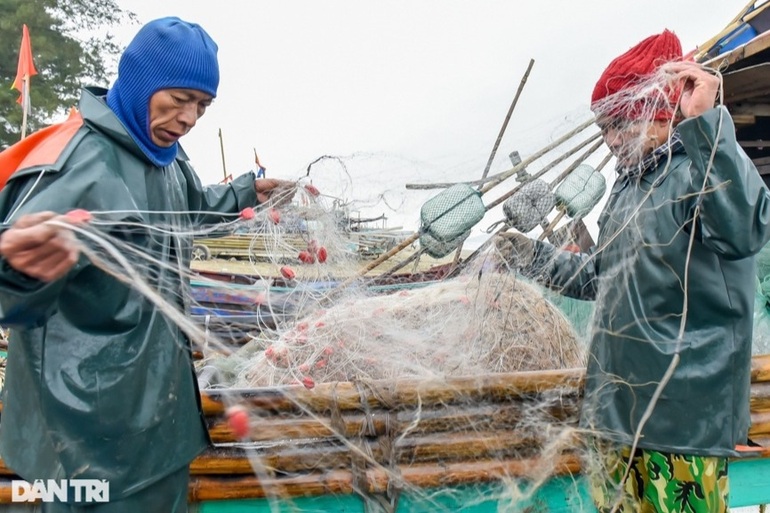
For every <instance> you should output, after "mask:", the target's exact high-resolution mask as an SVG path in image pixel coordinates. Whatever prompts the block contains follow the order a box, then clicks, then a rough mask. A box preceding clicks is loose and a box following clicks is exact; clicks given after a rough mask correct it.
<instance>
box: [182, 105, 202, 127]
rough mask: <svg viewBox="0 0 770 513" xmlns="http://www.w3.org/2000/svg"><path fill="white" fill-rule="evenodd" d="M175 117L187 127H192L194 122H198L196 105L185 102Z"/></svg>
mask: <svg viewBox="0 0 770 513" xmlns="http://www.w3.org/2000/svg"><path fill="white" fill-rule="evenodd" d="M177 119H178V120H179V122H181V123H184V124H185V125H187V126H188V127H189V128H192V127H194V126H195V123H197V122H198V108H197V106H196V105H194V104H192V103H190V104H186V105H185V106H184V107H182V108H181V109H180V111H179V115H178V116H177Z"/></svg>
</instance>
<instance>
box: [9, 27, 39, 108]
mask: <svg viewBox="0 0 770 513" xmlns="http://www.w3.org/2000/svg"><path fill="white" fill-rule="evenodd" d="M32 75H37V70H36V69H35V64H34V63H33V62H32V45H31V44H30V42H29V29H27V25H26V24H25V25H24V26H23V28H22V35H21V49H20V50H19V67H18V68H17V69H16V79H15V80H14V81H13V85H12V86H11V89H17V90H18V91H19V92H20V93H21V94H20V95H19V98H18V99H17V100H16V103H20V104H21V105H22V107H23V108H24V109H27V108H28V106H29V79H30V77H31V76H32Z"/></svg>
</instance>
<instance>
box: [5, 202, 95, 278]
mask: <svg viewBox="0 0 770 513" xmlns="http://www.w3.org/2000/svg"><path fill="white" fill-rule="evenodd" d="M50 220H56V221H60V222H71V221H70V220H69V219H68V218H67V217H66V216H63V215H59V214H57V213H55V212H39V213H37V214H29V215H26V216H22V217H20V218H19V219H18V221H16V222H15V223H14V224H13V226H11V227H10V228H9V229H8V230H6V231H5V232H3V234H2V236H0V255H1V256H3V257H4V258H5V259H6V261H7V262H8V264H9V265H10V266H11V267H12V268H14V269H16V270H17V271H19V272H21V273H24V274H26V275H27V276H31V277H33V278H37V279H38V280H40V281H44V282H52V281H55V280H58V279H59V278H61V277H62V276H64V275H65V274H67V273H68V272H69V270H70V269H72V267H73V266H74V265H75V264H76V263H77V261H78V257H79V256H80V249H79V246H78V242H77V239H76V238H75V236H74V234H73V233H72V231H71V230H68V229H67V228H65V227H62V226H56V225H53V224H48V223H47V221H50Z"/></svg>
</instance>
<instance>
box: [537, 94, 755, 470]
mask: <svg viewBox="0 0 770 513" xmlns="http://www.w3.org/2000/svg"><path fill="white" fill-rule="evenodd" d="M678 131H679V134H680V136H681V139H682V143H683V150H679V151H678V152H674V153H673V154H672V155H670V158H665V159H662V161H660V162H658V163H657V165H656V166H654V167H653V169H651V170H649V171H647V172H646V173H645V174H643V175H642V176H641V177H637V178H633V177H629V176H623V175H621V176H620V177H619V178H618V179H617V181H616V183H615V184H614V187H613V189H612V191H611V194H610V197H609V200H608V202H607V205H606V206H605V208H604V210H603V212H602V213H601V215H600V218H599V236H598V241H597V244H596V247H595V250H594V251H592V252H591V253H590V254H582V255H574V254H572V253H568V252H563V251H559V250H556V249H555V248H553V247H552V246H550V245H547V244H544V243H538V244H537V245H536V265H535V266H534V267H533V268H532V269H531V273H530V274H531V276H533V277H537V278H538V279H540V280H542V281H544V282H545V283H546V284H547V285H549V286H550V287H552V288H556V289H558V290H560V291H561V292H562V293H563V294H565V295H567V296H570V297H574V298H577V299H588V300H595V301H596V303H595V312H594V318H593V327H592V338H591V343H590V349H589V357H588V366H587V375H586V390H585V394H586V397H585V402H584V407H583V412H582V418H581V423H582V426H583V427H585V428H588V429H591V430H596V431H598V433H599V434H600V435H602V436H604V437H606V438H609V439H611V440H614V441H616V442H619V443H622V444H624V445H631V442H632V441H633V439H634V435H635V434H636V432H637V430H638V428H639V426H640V421H641V419H642V416H643V415H644V413H645V410H647V409H648V406H650V404H654V407H653V408H652V415H651V417H650V418H649V420H648V421H647V422H646V423H645V425H644V428H643V429H642V431H641V438H640V439H639V444H638V445H639V447H641V448H646V449H652V450H657V451H663V452H671V453H680V454H692V455H704V456H731V455H734V454H735V451H734V448H735V446H736V444H745V443H746V439H747V435H748V428H749V424H750V417H749V386H750V364H751V344H752V326H753V320H752V319H753V307H754V294H755V280H756V278H755V260H754V258H753V256H754V255H755V254H756V253H757V252H759V250H760V249H761V248H762V247H763V246H764V245H765V243H766V242H767V240H768V238H770V191H768V189H767V187H766V186H765V185H764V183H763V181H762V179H761V178H760V176H759V173H758V172H757V170H756V168H755V167H754V165H753V164H752V162H751V160H750V159H749V158H748V157H747V156H746V154H745V153H744V152H743V150H742V149H741V148H740V146H738V144H737V142H736V139H735V127H734V126H733V123H732V119H731V118H730V115H729V114H728V112H727V110H726V109H725V108H724V107H719V108H715V109H711V110H709V111H707V112H705V113H704V114H703V115H701V116H699V117H696V118H691V119H687V120H685V121H683V122H681V123H680V124H679V125H678ZM712 153H713V161H712V162H711V163H710V161H711V159H712ZM691 236H692V237H691ZM691 241H692V242H691ZM675 355H677V356H676V358H677V359H678V362H677V363H675V364H674V365H673V374H672V375H671V379H670V380H669V381H668V382H667V383H665V384H664V386H662V389H661V390H662V392H661V394H660V397H659V398H658V399H657V400H654V399H653V395H654V394H655V392H656V389H657V388H658V386H659V384H660V383H661V381H662V380H663V379H664V375H665V374H666V372H667V370H668V369H669V367H670V366H672V361H673V360H674V358H675Z"/></svg>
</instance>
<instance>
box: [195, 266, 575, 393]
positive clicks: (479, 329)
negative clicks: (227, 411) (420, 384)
mask: <svg viewBox="0 0 770 513" xmlns="http://www.w3.org/2000/svg"><path fill="white" fill-rule="evenodd" d="M270 335H271V334H270V333H266V334H263V335H262V336H260V337H257V338H256V339H254V340H253V341H252V342H250V343H249V344H247V345H246V346H245V347H244V348H243V349H241V350H240V351H238V352H237V353H236V354H234V355H232V356H228V357H226V358H220V359H218V360H217V359H214V360H212V361H211V362H209V365H212V366H214V367H216V368H218V369H220V370H221V371H222V373H223V375H222V376H221V377H220V379H221V381H220V384H221V383H225V384H227V385H229V386H235V387H256V386H269V385H280V384H294V383H304V384H306V385H309V386H312V384H316V383H328V382H336V381H356V380H358V381H362V380H373V379H402V378H406V377H415V378H433V377H438V378H441V377H447V376H469V375H482V374H487V373H496V372H514V371H521V370H544V369H562V368H572V367H579V366H581V365H582V363H583V360H582V354H583V351H582V343H581V341H579V340H578V338H577V336H576V335H575V332H574V330H573V329H572V327H571V325H570V323H569V321H568V320H567V319H566V318H565V317H564V315H562V314H561V312H560V311H559V310H558V309H557V308H556V307H555V306H553V305H552V304H551V303H550V302H549V301H548V300H547V299H545V298H544V297H543V295H542V293H541V292H540V290H539V289H538V288H536V287H534V286H533V285H530V284H528V283H526V282H525V281H523V280H521V279H518V278H516V277H515V276H513V275H511V274H501V273H495V272H492V273H481V275H480V276H479V275H470V274H466V275H463V276H461V277H459V278H455V279H451V280H445V281H440V282H436V283H432V284H428V285H424V286H421V287H419V288H410V289H406V288H403V289H401V290H396V291H394V292H392V293H389V294H380V295H374V296H364V295H362V294H360V293H351V294H350V295H348V296H346V297H344V298H342V299H340V300H339V301H338V302H336V303H334V304H333V305H330V306H329V307H328V308H318V309H316V310H315V311H313V312H312V313H310V314H309V315H307V316H305V317H303V318H300V319H298V320H297V322H296V323H295V324H293V325H289V326H287V327H286V329H284V330H282V331H280V332H278V333H277V334H274V336H273V337H271V336H270Z"/></svg>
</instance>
